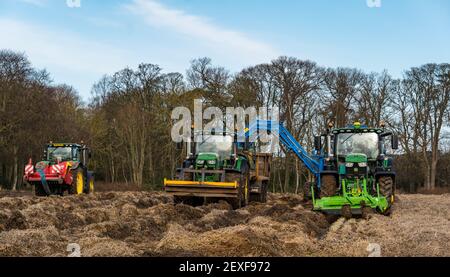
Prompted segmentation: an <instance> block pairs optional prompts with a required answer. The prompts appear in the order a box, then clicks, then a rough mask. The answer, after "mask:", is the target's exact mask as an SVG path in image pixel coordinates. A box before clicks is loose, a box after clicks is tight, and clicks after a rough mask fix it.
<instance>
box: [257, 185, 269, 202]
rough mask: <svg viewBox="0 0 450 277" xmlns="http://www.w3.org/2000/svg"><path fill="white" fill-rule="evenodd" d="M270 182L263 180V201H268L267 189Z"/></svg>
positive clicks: (261, 195) (261, 197)
mask: <svg viewBox="0 0 450 277" xmlns="http://www.w3.org/2000/svg"><path fill="white" fill-rule="evenodd" d="M268 186H269V184H268V183H267V182H263V183H262V184H261V194H260V198H259V200H260V202H261V203H266V202H267V189H268Z"/></svg>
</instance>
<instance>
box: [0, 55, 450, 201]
mask: <svg viewBox="0 0 450 277" xmlns="http://www.w3.org/2000/svg"><path fill="white" fill-rule="evenodd" d="M194 99H202V101H203V103H204V106H205V107H208V106H215V107H219V108H222V109H225V107H244V108H245V107H250V106H256V107H260V106H265V107H273V106H278V107H279V108H280V120H281V121H283V122H284V124H285V125H286V128H287V129H288V130H289V131H290V132H291V133H292V134H293V135H294V136H295V137H296V139H297V140H299V141H300V142H301V143H302V144H303V145H305V146H306V148H308V149H309V150H311V148H312V145H313V137H314V135H318V134H320V133H322V132H323V131H324V129H325V128H326V126H327V125H328V123H329V122H333V123H334V124H335V126H338V127H342V126H345V125H347V124H351V123H353V122H354V121H360V122H361V123H362V124H366V125H369V126H374V127H376V126H378V124H379V122H381V121H384V122H386V124H387V126H388V128H390V129H393V130H394V131H395V132H396V133H397V134H398V135H399V138H400V145H401V150H399V151H397V152H396V153H395V154H396V155H395V157H396V171H397V174H398V177H397V182H398V186H399V187H401V188H402V189H403V190H405V191H411V192H415V191H417V189H418V188H422V189H425V190H434V189H435V188H436V187H448V186H449V181H450V170H449V169H448V168H449V167H450V148H449V147H448V146H447V145H448V142H449V140H448V128H449V125H450V64H447V63H443V64H425V65H422V66H419V67H413V68H410V69H407V70H405V72H404V74H403V76H402V77H401V78H393V77H392V76H391V75H389V73H388V72H387V71H383V72H378V73H366V72H363V71H361V70H359V69H356V68H325V67H322V66H319V65H318V64H316V63H315V62H313V61H309V60H301V59H298V58H294V57H279V58H277V59H275V60H273V61H271V62H268V63H264V64H259V65H255V66H251V67H248V68H245V69H243V70H242V71H240V72H238V73H232V72H230V71H229V70H227V69H226V68H224V67H221V66H216V65H214V64H213V63H212V61H211V59H209V58H199V59H195V60H192V62H191V65H190V67H189V68H188V69H187V71H186V73H185V74H181V73H178V72H173V73H166V72H164V71H163V70H162V68H161V67H159V66H158V65H155V64H150V63H142V64H140V65H139V66H138V67H137V68H134V69H133V68H124V69H123V70H120V71H118V72H116V73H114V74H112V75H105V76H103V77H102V78H101V79H100V80H98V82H97V83H96V84H94V85H93V88H92V97H91V99H90V100H89V102H88V103H83V101H82V100H81V98H80V96H79V95H78V93H77V92H76V91H75V90H74V89H73V88H72V87H71V86H70V85H66V84H62V85H59V84H54V83H53V82H52V79H51V76H50V74H49V73H48V72H47V71H46V70H38V69H36V68H34V67H33V66H32V64H31V63H30V61H29V59H28V58H27V56H26V55H25V54H24V53H16V52H13V51H10V50H2V51H0V185H1V186H2V187H4V188H11V189H16V188H19V187H21V186H22V182H21V178H22V175H23V166H24V165H25V164H26V163H27V161H28V159H29V158H30V157H32V158H33V160H34V161H37V160H39V159H40V158H41V156H42V150H43V145H44V144H45V143H46V142H48V141H50V140H53V141H64V142H80V141H81V140H83V141H84V142H85V143H86V144H88V145H89V146H90V148H91V149H92V151H93V157H92V160H91V166H92V167H93V168H94V170H95V171H96V179H97V180H103V181H106V182H113V183H116V182H120V183H129V184H135V185H136V186H139V187H141V188H149V189H158V188H160V187H161V184H162V180H163V178H164V177H171V176H172V175H173V173H174V168H175V167H176V166H177V165H179V164H180V162H181V161H182V159H183V157H184V155H183V153H181V152H180V151H178V150H177V149H176V146H175V145H174V143H172V140H171V137H170V131H171V127H172V124H173V122H172V119H171V112H172V110H173V109H174V108H175V107H179V106H185V107H189V108H190V109H191V110H193V104H194V101H193V100H194ZM280 151H281V150H280ZM275 156H276V158H275V159H274V161H273V166H272V176H271V178H272V182H271V183H272V187H271V189H272V191H278V192H295V191H296V190H298V188H299V187H301V184H302V182H304V181H305V180H307V179H308V172H307V171H306V170H305V168H303V166H302V165H301V164H300V163H299V162H298V161H297V159H295V158H294V157H293V156H292V155H291V154H286V155H275Z"/></svg>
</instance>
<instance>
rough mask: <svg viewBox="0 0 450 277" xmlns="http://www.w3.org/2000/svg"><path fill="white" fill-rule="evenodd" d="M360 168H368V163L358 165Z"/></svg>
mask: <svg viewBox="0 0 450 277" xmlns="http://www.w3.org/2000/svg"><path fill="white" fill-rule="evenodd" d="M358 166H359V167H367V163H358Z"/></svg>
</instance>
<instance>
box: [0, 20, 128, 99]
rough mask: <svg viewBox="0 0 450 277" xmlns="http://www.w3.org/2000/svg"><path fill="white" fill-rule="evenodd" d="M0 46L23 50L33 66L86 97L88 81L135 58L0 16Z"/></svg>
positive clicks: (110, 47) (110, 71)
mask: <svg viewBox="0 0 450 277" xmlns="http://www.w3.org/2000/svg"><path fill="white" fill-rule="evenodd" d="M0 37H3V38H7V39H2V40H0V49H11V50H13V51H17V52H25V53H26V55H27V56H28V57H29V58H30V61H31V62H32V64H33V66H35V67H37V68H46V69H48V70H49V71H50V73H51V75H52V76H53V77H54V78H55V82H57V83H59V82H64V83H68V84H71V85H75V88H77V89H78V90H79V91H80V93H81V94H82V95H83V96H84V97H85V98H86V97H87V96H88V95H89V93H90V88H91V86H92V84H93V83H94V82H96V81H98V79H100V77H101V76H103V75H104V74H111V73H114V72H115V71H117V70H120V69H122V68H123V67H125V66H127V65H128V64H130V62H135V59H133V58H130V55H131V54H130V52H128V51H126V50H121V49H116V48H115V47H114V46H111V45H108V44H104V43H100V42H95V41H93V40H90V39H89V38H87V37H80V36H79V35H71V34H69V33H68V32H64V31H62V30H56V29H49V28H48V27H45V26H40V25H37V24H34V23H33V24H31V23H27V22H23V21H19V20H15V19H5V18H0Z"/></svg>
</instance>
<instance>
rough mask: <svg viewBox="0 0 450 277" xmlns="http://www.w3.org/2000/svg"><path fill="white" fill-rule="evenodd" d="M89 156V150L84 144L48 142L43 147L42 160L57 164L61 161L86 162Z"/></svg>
mask: <svg viewBox="0 0 450 277" xmlns="http://www.w3.org/2000/svg"><path fill="white" fill-rule="evenodd" d="M90 156H91V152H90V150H89V148H87V147H86V146H85V145H82V144H73V143H52V142H50V143H49V144H47V146H46V148H45V149H44V157H43V161H45V162H48V163H49V164H59V163H61V162H80V163H83V164H87V160H88V159H89V158H90Z"/></svg>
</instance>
